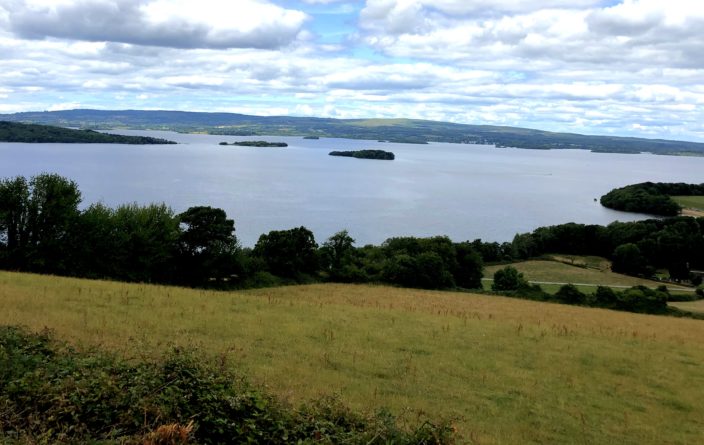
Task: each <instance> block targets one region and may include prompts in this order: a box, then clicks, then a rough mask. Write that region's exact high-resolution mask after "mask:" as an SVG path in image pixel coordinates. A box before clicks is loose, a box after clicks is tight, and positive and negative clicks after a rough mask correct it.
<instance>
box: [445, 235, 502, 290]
mask: <svg viewBox="0 0 704 445" xmlns="http://www.w3.org/2000/svg"><path fill="white" fill-rule="evenodd" d="M494 244H496V243H494ZM497 246H498V244H497ZM455 251H456V252H457V268H456V270H455V271H454V273H453V276H454V278H455V283H456V284H457V286H459V287H463V288H465V289H481V288H482V276H483V274H482V269H483V268H484V262H483V261H482V257H481V256H480V255H479V253H478V252H477V251H476V250H475V248H474V244H470V243H468V242H465V243H458V244H456V245H455Z"/></svg>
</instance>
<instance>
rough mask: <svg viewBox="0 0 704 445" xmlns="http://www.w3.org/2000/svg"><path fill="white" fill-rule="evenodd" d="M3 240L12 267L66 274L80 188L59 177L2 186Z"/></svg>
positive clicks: (0, 226)
mask: <svg viewBox="0 0 704 445" xmlns="http://www.w3.org/2000/svg"><path fill="white" fill-rule="evenodd" d="M0 201H1V202H0V239H2V240H3V241H4V244H5V246H6V255H5V257H6V261H9V264H8V265H9V266H10V267H16V268H19V269H26V270H32V271H37V272H54V273H66V272H67V264H66V259H67V256H66V242H67V240H68V239H69V235H70V230H71V226H72V224H73V223H74V222H75V220H76V218H77V217H78V214H79V211H78V204H79V203H80V202H81V192H80V191H79V190H78V185H77V184H76V183H75V182H73V181H70V180H68V179H66V178H63V177H61V176H59V175H56V174H48V173H44V174H40V175H37V176H34V177H32V178H31V179H30V180H29V182H27V181H26V180H25V179H24V178H21V177H17V178H14V179H10V180H4V181H3V182H2V183H1V184H0Z"/></svg>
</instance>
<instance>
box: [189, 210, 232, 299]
mask: <svg viewBox="0 0 704 445" xmlns="http://www.w3.org/2000/svg"><path fill="white" fill-rule="evenodd" d="M177 218H178V222H179V224H180V229H181V230H180V235H179V240H178V245H179V267H178V269H179V271H178V274H177V276H178V279H179V281H182V282H185V283H187V284H190V285H203V284H206V283H208V282H209V281H210V280H214V281H224V280H230V279H231V278H233V275H236V274H237V272H239V267H238V261H237V252H238V244H237V238H236V237H235V222H234V221H233V220H231V219H228V218H227V214H226V213H225V211H224V210H222V209H217V208H213V207H208V206H198V207H191V208H189V209H188V210H186V211H185V212H183V213H181V214H180V215H178V217H177Z"/></svg>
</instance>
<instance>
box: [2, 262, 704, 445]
mask: <svg viewBox="0 0 704 445" xmlns="http://www.w3.org/2000/svg"><path fill="white" fill-rule="evenodd" d="M0 301H2V309H3V310H2V311H0V324H22V325H26V326H28V327H30V328H31V329H35V330H36V329H42V328H44V327H48V328H51V329H54V330H55V331H56V333H57V335H58V337H59V338H63V339H66V340H69V341H71V342H73V343H75V344H78V345H84V346H93V345H100V346H102V347H105V348H109V349H112V350H116V351H119V352H121V353H123V354H124V355H126V356H128V357H152V356H155V355H157V354H158V353H160V351H162V350H164V349H165V348H166V347H167V346H168V345H189V346H195V347H197V348H199V349H200V350H202V351H203V353H207V354H211V355H213V356H218V357H221V359H222V360H223V362H225V363H228V364H230V365H231V366H233V367H236V368H238V369H241V370H244V371H246V372H247V373H248V374H249V375H250V376H251V377H252V378H253V379H254V380H255V381H256V382H257V383H259V384H261V385H265V386H266V387H267V388H268V389H269V390H271V391H274V392H275V393H277V394H278V395H279V396H280V397H282V398H283V399H287V400H291V401H298V400H304V399H307V398H310V397H315V396H318V395H320V394H328V393H339V394H340V395H341V396H342V398H343V399H344V400H345V401H347V402H349V403H350V404H351V405H352V406H353V407H357V408H362V409H374V408H378V407H381V406H388V407H390V408H391V409H392V410H393V411H395V412H399V413H403V412H405V414H404V416H405V418H407V419H408V420H409V422H410V421H412V420H413V419H414V416H415V415H416V413H418V412H419V411H423V412H426V413H429V414H431V415H432V416H458V420H457V427H458V429H459V432H460V433H461V434H462V435H463V437H464V440H465V441H467V442H473V443H482V444H498V443H619V444H662V443H670V444H688V443H696V442H697V441H698V440H699V439H700V438H701V432H702V431H704V419H703V418H702V417H701V401H702V400H704V346H703V345H702V342H701V339H702V338H703V337H704V322H701V321H697V320H691V319H677V318H672V317H657V316H648V315H637V314H629V313H621V312H612V311H606V310H599V309H587V308H579V307H573V306H564V305H556V304H545V303H536V302H531V301H524V300H516V299H508V298H501V297H490V296H480V295H471V294H463V293H451V292H431V291H417V290H407V289H396V288H388V287H375V286H352V285H311V286H293V287H283V288H274V289H261V290H249V291H242V292H231V293H223V292H207V291H200V290H190V289H182V288H174V287H163V286H149V285H139V284H122V283H115V282H100V281H89V280H75V279H67V278H57V277H49V276H37V275H30V274H17V273H8V272H0Z"/></svg>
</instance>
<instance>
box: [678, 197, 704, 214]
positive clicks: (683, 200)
mask: <svg viewBox="0 0 704 445" xmlns="http://www.w3.org/2000/svg"><path fill="white" fill-rule="evenodd" d="M672 199H674V200H675V201H676V202H677V204H679V205H681V206H683V207H686V208H690V209H696V210H701V211H704V196H673V197H672Z"/></svg>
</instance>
